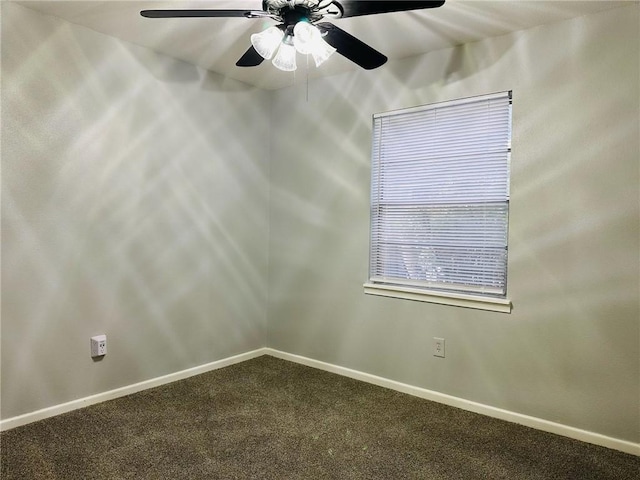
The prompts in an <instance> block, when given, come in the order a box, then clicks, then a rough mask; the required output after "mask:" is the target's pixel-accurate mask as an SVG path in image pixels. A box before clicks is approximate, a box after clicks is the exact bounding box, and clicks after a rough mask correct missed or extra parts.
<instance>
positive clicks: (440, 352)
mask: <svg viewBox="0 0 640 480" xmlns="http://www.w3.org/2000/svg"><path fill="white" fill-rule="evenodd" d="M433 356H434V357H442V358H444V338H439V337H433Z"/></svg>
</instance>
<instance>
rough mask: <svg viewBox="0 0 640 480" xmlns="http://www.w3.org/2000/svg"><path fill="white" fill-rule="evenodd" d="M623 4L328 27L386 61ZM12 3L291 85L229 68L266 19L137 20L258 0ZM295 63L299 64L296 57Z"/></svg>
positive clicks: (268, 73)
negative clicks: (152, 12)
mask: <svg viewBox="0 0 640 480" xmlns="http://www.w3.org/2000/svg"><path fill="white" fill-rule="evenodd" d="M629 1H630V0H627V1H610V0H609V1H606V0H605V1H567V0H563V1H560V0H556V1H542V0H533V1H524V0H498V1H484V0H447V2H446V3H445V4H444V6H442V7H440V8H436V9H430V10H416V11H410V12H397V13H386V14H379V15H368V16H363V17H353V18H345V19H339V20H335V21H333V22H334V23H335V24H336V25H337V26H339V27H340V28H342V29H343V30H346V31H347V32H349V33H351V34H352V35H355V36H356V37H358V38H360V39H361V40H362V41H364V42H366V43H368V44H369V45H371V46H372V47H374V48H375V49H377V50H379V51H381V52H382V53H384V54H385V55H386V56H387V57H389V59H390V60H392V59H398V58H404V57H409V56H413V55H418V54H422V53H426V52H429V51H433V50H439V49H442V48H447V47H452V46H455V45H460V44H464V43H469V42H474V41H478V40H481V39H483V38H487V37H494V36H499V35H503V34H506V33H508V32H512V31H517V30H524V29H527V28H531V27H534V26H537V25H543V24H547V23H553V22H558V21H562V20H565V19H568V18H573V17H578V16H582V15H586V14H589V13H594V12H597V11H601V10H606V9H610V8H617V7H621V6H624V5H628V4H629ZM17 3H19V4H21V5H24V6H26V7H29V8H32V9H34V10H37V11H40V12H43V13H46V14H50V15H54V16H57V17H60V18H63V19H65V20H67V21H69V22H71V23H75V24H78V25H83V26H85V27H88V28H91V29H93V30H96V31H98V32H102V33H105V34H107V35H111V36H114V37H117V38H120V39H122V40H126V41H128V42H131V43H135V44H138V45H142V46H144V47H148V48H150V49H152V50H155V51H157V52H161V53H164V54H167V55H169V56H172V57H175V58H179V59H182V60H185V61H187V62H189V63H193V64H195V65H199V66H201V67H203V68H205V69H207V70H211V71H213V72H216V73H219V74H222V75H224V76H226V77H230V78H234V79H236V80H240V81H242V82H245V83H247V84H250V85H254V86H256V87H260V88H265V89H276V88H281V87H284V86H288V85H291V84H292V75H293V74H291V73H285V72H280V71H279V70H277V69H276V68H275V67H274V66H273V65H271V63H270V62H263V63H262V65H260V66H259V67H252V68H240V67H236V66H235V62H236V60H237V59H238V58H239V57H240V56H241V55H242V54H243V53H244V52H245V51H246V49H247V48H248V47H249V45H250V40H249V37H250V35H251V34H252V33H254V32H259V31H261V30H263V29H264V28H265V27H266V26H267V25H271V24H274V22H273V21H272V20H268V19H245V18H177V19H173V18H172V19H149V18H143V17H141V16H140V14H139V11H140V10H144V9H167V8H169V9H170V8H173V9H176V8H185V9H194V8H220V9H245V8H246V9H247V10H261V6H262V2H261V0H208V1H184V0H173V1H153V0H151V1H120V0H110V1H77V0H75V1H60V0H49V1H31V0H29V1H20V2H17ZM560 48H561V46H560ZM299 64H303V62H302V61H301V59H300V58H299ZM305 65H306V64H303V65H302V67H303V68H299V72H305V70H304V68H306V67H305ZM359 68H360V67H358V66H357V65H355V64H353V63H352V62H350V61H348V60H346V59H345V58H343V57H341V56H340V55H337V54H336V55H333V56H332V57H331V58H330V59H329V60H328V61H327V62H326V63H325V64H323V65H322V66H321V67H320V68H316V67H315V65H313V62H311V65H310V66H309V77H310V78H315V77H318V76H325V75H333V74H336V73H342V72H347V71H350V70H356V69H359ZM380 68H385V67H384V66H382V67H380ZM303 74H304V73H303Z"/></svg>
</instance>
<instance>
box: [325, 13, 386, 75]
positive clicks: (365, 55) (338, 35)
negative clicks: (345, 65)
mask: <svg viewBox="0 0 640 480" xmlns="http://www.w3.org/2000/svg"><path fill="white" fill-rule="evenodd" d="M316 27H318V28H319V29H320V31H321V32H322V33H325V32H326V35H325V36H324V37H323V38H324V40H325V41H326V42H327V43H328V44H329V45H331V46H332V47H333V48H335V49H336V50H337V51H338V53H339V54H340V55H342V56H344V57H346V58H348V59H349V60H351V61H352V62H353V63H355V64H357V65H360V66H361V67H362V68H364V69H366V70H372V69H374V68H378V67H380V66H381V65H384V64H385V63H386V62H387V57H386V56H384V55H383V54H381V53H380V52H379V51H377V50H375V49H374V48H372V47H370V46H369V45H367V44H366V43H364V42H363V41H361V40H358V39H357V38H356V37H354V36H353V35H351V34H350V33H347V32H345V31H344V30H342V29H341V28H338V27H336V26H335V25H333V24H332V23H329V22H322V23H317V24H316Z"/></svg>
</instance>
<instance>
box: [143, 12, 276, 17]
mask: <svg viewBox="0 0 640 480" xmlns="http://www.w3.org/2000/svg"><path fill="white" fill-rule="evenodd" d="M262 14H264V15H267V12H263V11H254V10H142V11H141V12H140V15H142V16H143V17H147V18H185V17H222V18H227V17H246V18H254V17H261V16H263V15H262Z"/></svg>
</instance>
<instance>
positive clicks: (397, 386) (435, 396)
mask: <svg viewBox="0 0 640 480" xmlns="http://www.w3.org/2000/svg"><path fill="white" fill-rule="evenodd" d="M262 355H271V356H272V357H276V358H281V359H283V360H288V361H291V362H295V363H299V364H301V365H306V366H308V367H313V368H318V369H320V370H325V371H327V372H331V373H337V374H338V375H342V376H345V377H349V378H353V379H356V380H361V381H363V382H367V383H371V384H373V385H378V386H380V387H385V388H389V389H391V390H396V391H398V392H402V393H407V394H409V395H413V396H415V397H420V398H424V399H426V400H432V401H434V402H438V403H442V404H445V405H450V406H452V407H457V408H461V409H463V410H468V411H470V412H475V413H480V414H482V415H487V416H489V417H493V418H498V419H501V420H506V421H508V422H512V423H518V424H520V425H524V426H527V427H531V428H535V429H538V430H543V431H545V432H550V433H555V434H557V435H563V436H565V437H569V438H573V439H576V440H580V441H583V442H588V443H592V444H594V445H600V446H603V447H607V448H612V449H614V450H619V451H621V452H625V453H630V454H632V455H637V456H640V444H639V443H634V442H629V441H626V440H620V439H617V438H613V437H608V436H606V435H601V434H599V433H594V432H589V431H587V430H581V429H579V428H574V427H570V426H567V425H563V424H560V423H555V422H550V421H548V420H544V419H541V418H536V417H531V416H528V415H523V414H521V413H516V412H511V411H509V410H504V409H501V408H496V407H492V406H490V405H484V404H482V403H477V402H472V401H470V400H465V399H463V398H459V397H454V396H451V395H446V394H444V393H440V392H435V391H433V390H427V389H425V388H420V387H415V386H412V385H408V384H406V383H401V382H396V381H394V380H389V379H388V378H383V377H378V376H376V375H371V374H369V373H364V372H360V371H357V370H352V369H350V368H345V367H341V366H338V365H333V364H330V363H325V362H321V361H319V360H313V359H311V358H307V357H302V356H300V355H294V354H292V353H286V352H282V351H280V350H275V349H272V348H259V349H257V350H252V351H250V352H246V353H242V354H240V355H235V356H233V357H228V358H224V359H222V360H217V361H215V362H211V363H207V364H205V365H200V366H198V367H193V368H189V369H187V370H182V371H180V372H176V373H171V374H169V375H164V376H162V377H157V378H152V379H150V380H145V381H143V382H139V383H135V384H133V385H127V386H125V387H121V388H116V389H115V390H109V391H107V392H103V393H99V394H96V395H91V396H89V397H85V398H80V399H78V400H73V401H71V402H67V403H63V404H60V405H54V406H52V407H48V408H43V409H42V410H37V411H35V412H31V413H26V414H24V415H19V416H17V417H12V418H8V419H6V420H2V421H0V431H5V430H10V429H12V428H15V427H19V426H22V425H26V424H28V423H32V422H36V421H38V420H44V419H45V418H49V417H54V416H56V415H61V414H63V413H67V412H70V411H72V410H77V409H79V408H83V407H88V406H89V405H94V404H96V403H100V402H105V401H107V400H113V399H115V398H119V397H124V396H125V395H131V394H132V393H137V392H140V391H142V390H146V389H149V388H154V387H158V386H160V385H165V384H167V383H171V382H175V381H178V380H183V379H185V378H189V377H192V376H194V375H199V374H201V373H206V372H209V371H212V370H217V369H219V368H223V367H227V366H230V365H234V364H236V363H240V362H244V361H246V360H251V359H252V358H256V357H260V356H262Z"/></svg>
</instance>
